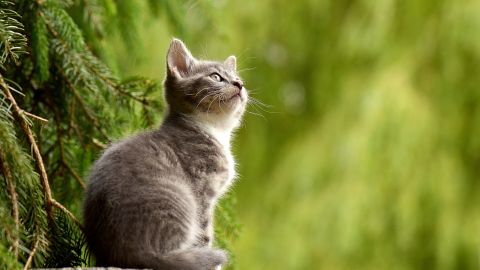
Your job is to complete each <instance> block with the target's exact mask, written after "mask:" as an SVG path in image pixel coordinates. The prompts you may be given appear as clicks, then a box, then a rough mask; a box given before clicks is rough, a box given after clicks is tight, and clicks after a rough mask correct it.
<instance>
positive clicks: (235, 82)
mask: <svg viewBox="0 0 480 270" xmlns="http://www.w3.org/2000/svg"><path fill="white" fill-rule="evenodd" d="M232 84H233V85H234V86H236V87H238V89H240V90H242V88H243V82H242V81H240V80H238V81H233V82H232Z"/></svg>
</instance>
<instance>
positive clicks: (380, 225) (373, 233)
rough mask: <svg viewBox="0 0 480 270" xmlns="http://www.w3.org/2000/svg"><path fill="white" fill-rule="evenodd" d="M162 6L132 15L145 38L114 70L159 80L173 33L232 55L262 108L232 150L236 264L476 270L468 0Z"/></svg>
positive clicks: (477, 42) (479, 28) (475, 12)
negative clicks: (166, 10)
mask: <svg viewBox="0 0 480 270" xmlns="http://www.w3.org/2000/svg"><path fill="white" fill-rule="evenodd" d="M172 8H174V9H175V10H174V11H173V13H172V14H178V17H175V16H173V17H172V16H170V17H167V16H162V14H160V16H158V17H155V16H151V15H148V13H147V12H145V13H144V14H143V13H142V14H140V13H139V14H138V23H139V27H140V29H141V31H140V34H139V36H138V37H136V38H138V40H139V41H140V40H141V41H142V42H139V44H129V45H128V44H127V46H119V47H117V48H115V52H114V54H115V57H114V58H115V59H116V61H114V62H112V63H110V66H112V67H114V69H115V70H116V71H117V72H118V73H119V74H121V75H125V76H126V75H142V76H147V77H152V78H157V79H159V80H162V79H163V77H164V70H165V68H164V66H165V61H164V59H165V53H166V50H167V47H168V45H169V41H170V39H171V37H172V36H177V37H179V38H182V39H183V40H184V41H185V42H186V44H187V46H188V47H189V48H190V49H191V50H192V52H193V54H194V55H195V56H197V57H199V58H203V59H224V58H226V57H227V56H229V55H230V54H235V55H236V56H237V58H238V61H239V69H240V70H241V76H242V77H243V79H244V80H245V82H246V87H247V89H249V90H250V94H251V95H252V96H253V97H255V98H257V99H259V100H261V101H262V102H263V103H265V104H268V105H269V107H268V108H265V107H261V108H258V107H255V106H250V107H249V108H248V111H249V113H247V114H246V115H245V120H244V125H243V126H242V127H241V128H240V129H239V130H238V132H237V136H236V139H235V143H234V145H235V146H234V152H235V155H236V156H237V161H238V172H239V178H238V182H237V184H236V186H235V188H234V189H233V192H234V193H235V196H236V206H235V207H236V209H235V211H236V212H237V213H238V220H239V222H240V223H241V225H242V226H241V227H242V228H241V232H240V234H239V237H238V239H237V240H236V241H235V242H234V246H233V251H234V254H235V257H236V260H237V267H238V269H248V270H256V269H480V190H479V188H480V107H479V105H480V76H479V72H480V2H479V1H468V0H457V1H453V0H445V1H441V0H422V1H420V0H416V1H414V0H408V1H405V0H404V1H401V0H396V1H395V0H382V1H373V0H357V1H344V0H341V1H339V0H337V1H332V0H317V1H312V0H298V1H286V0H265V1H253V0H244V1H230V0H211V1H184V2H182V3H181V4H180V5H178V6H176V5H175V6H172ZM168 20H178V21H177V22H176V23H175V24H173V25H177V27H175V28H172V27H168V26H169V25H172V24H170V23H169V22H168ZM117 38H118V37H116V36H115V35H112V36H111V37H109V42H111V43H114V42H115V40H116V39H117ZM119 44H121V43H119ZM133 49H135V50H139V51H143V52H145V53H144V54H143V55H142V54H134V55H132V54H131V53H130V52H131V50H133ZM258 114H260V116H259V115H258ZM132 132H133V130H132Z"/></svg>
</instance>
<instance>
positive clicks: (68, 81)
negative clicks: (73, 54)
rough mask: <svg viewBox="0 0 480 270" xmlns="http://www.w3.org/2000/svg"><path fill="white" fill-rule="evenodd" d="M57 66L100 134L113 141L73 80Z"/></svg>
mask: <svg viewBox="0 0 480 270" xmlns="http://www.w3.org/2000/svg"><path fill="white" fill-rule="evenodd" d="M56 67H57V69H58V71H59V72H60V74H61V75H62V77H63V78H64V80H65V82H66V83H67V87H68V89H70V91H71V92H72V94H73V96H74V98H75V100H77V101H78V103H79V104H80V107H81V108H82V110H83V111H84V112H85V115H86V116H87V118H88V119H90V121H92V123H93V126H94V127H95V128H96V129H97V130H98V131H99V132H100V134H102V136H103V137H105V139H107V140H109V141H111V139H110V137H109V136H108V135H107V134H106V133H105V131H103V129H102V128H101V126H100V122H99V121H98V118H97V117H95V116H94V115H93V113H92V112H91V109H90V108H89V107H88V106H87V104H86V103H85V101H84V100H83V99H82V97H81V96H80V94H79V93H78V92H77V89H76V88H75V86H74V85H73V82H71V81H70V79H69V78H68V77H67V76H66V74H65V73H64V72H63V71H62V69H61V68H60V67H59V66H58V65H56Z"/></svg>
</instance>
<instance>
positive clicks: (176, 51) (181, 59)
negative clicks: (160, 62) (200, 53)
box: [167, 38, 196, 77]
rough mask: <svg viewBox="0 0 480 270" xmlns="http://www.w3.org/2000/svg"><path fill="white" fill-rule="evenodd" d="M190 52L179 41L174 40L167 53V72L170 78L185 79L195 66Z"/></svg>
mask: <svg viewBox="0 0 480 270" xmlns="http://www.w3.org/2000/svg"><path fill="white" fill-rule="evenodd" d="M195 61H196V60H195V58H193V56H192V54H191V53H190V51H189V50H188V49H187V47H186V46H185V44H183V42H182V41H181V40H179V39H176V38H174V39H173V40H172V43H170V48H169V49H168V53H167V72H168V75H169V76H174V77H183V76H185V75H186V74H187V73H188V71H190V69H191V68H192V66H193V65H194V64H195Z"/></svg>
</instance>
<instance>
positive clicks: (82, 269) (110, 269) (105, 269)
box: [32, 267, 151, 270]
mask: <svg viewBox="0 0 480 270" xmlns="http://www.w3.org/2000/svg"><path fill="white" fill-rule="evenodd" d="M32 270H151V269H132V268H117V267H64V268H34V269H32Z"/></svg>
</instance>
